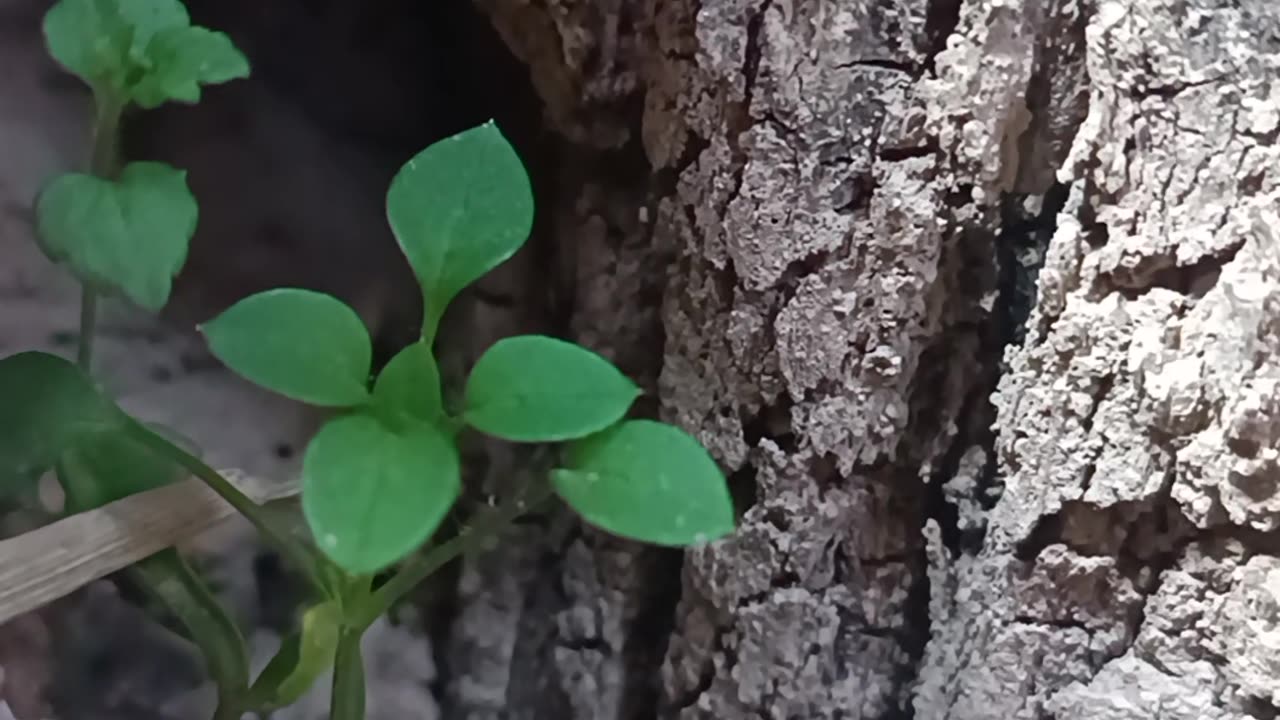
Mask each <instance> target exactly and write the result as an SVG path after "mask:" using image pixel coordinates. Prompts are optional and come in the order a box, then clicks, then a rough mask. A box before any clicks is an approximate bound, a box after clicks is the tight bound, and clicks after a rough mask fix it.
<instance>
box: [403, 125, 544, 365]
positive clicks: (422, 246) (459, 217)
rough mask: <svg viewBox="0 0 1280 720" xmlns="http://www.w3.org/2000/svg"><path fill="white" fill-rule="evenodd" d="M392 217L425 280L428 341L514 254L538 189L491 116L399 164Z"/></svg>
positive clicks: (421, 279) (420, 278) (420, 279)
mask: <svg viewBox="0 0 1280 720" xmlns="http://www.w3.org/2000/svg"><path fill="white" fill-rule="evenodd" d="M387 217H388V219H389V220H390V222H391V229H392V230H393V231H395V235H396V239H397V240H398V241H399V243H400V248H401V249H402V250H403V251H404V254H405V256H406V257H407V258H408V259H409V264H410V265H411V266H413V271H414V273H415V274H416V275H417V277H418V282H419V283H420V284H421V285H422V292H423V299H424V302H425V312H424V315H423V317H424V320H423V335H424V336H425V337H427V338H428V340H430V339H431V338H432V337H433V336H434V335H435V329H436V326H437V324H438V323H439V321H440V317H441V316H442V315H443V314H444V309H445V307H446V306H448V304H449V302H450V301H451V300H452V299H453V298H454V296H455V295H457V294H458V292H459V291H460V290H462V288H464V287H466V286H467V285H469V284H471V283H472V282H474V281H475V280H476V279H478V278H479V277H480V276H482V275H484V274H485V273H487V272H489V271H490V270H492V269H493V268H495V267H497V266H498V265H499V264H500V263H502V262H503V261H505V260H506V259H508V258H510V257H511V256H512V255H513V254H515V252H516V250H518V249H520V246H521V245H523V244H524V242H525V240H526V239H528V237H529V231H530V229H531V228H532V226H533V191H532V188H531V187H530V185H529V176H528V174H527V173H526V172H525V169H524V165H523V164H522V163H521V162H520V158H519V156H517V155H516V153H515V150H514V149H512V147H511V145H510V143H508V142H507V140H506V138H504V137H503V136H502V133H501V131H499V130H498V128H497V126H496V125H494V124H493V123H492V122H488V123H485V124H484V125H480V126H478V127H475V128H472V129H470V130H466V131H464V132H462V133H459V134H457V135H454V136H452V137H449V138H446V139H444V140H441V141H440V142H438V143H436V144H434V145H432V146H430V147H428V148H427V149H426V150H423V151H422V152H420V153H418V155H417V156H415V157H414V158H413V159H412V160H410V161H409V162H408V163H406V164H405V166H404V167H403V168H401V170H400V172H399V173H398V174H397V175H396V177H395V179H394V180H392V182H391V188H390V190H389V191H388V192H387Z"/></svg>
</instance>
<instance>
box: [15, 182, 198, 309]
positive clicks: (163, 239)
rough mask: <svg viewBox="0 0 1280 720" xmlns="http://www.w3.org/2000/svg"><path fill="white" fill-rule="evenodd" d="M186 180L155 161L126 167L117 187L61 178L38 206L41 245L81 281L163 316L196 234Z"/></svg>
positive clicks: (112, 183) (193, 207)
mask: <svg viewBox="0 0 1280 720" xmlns="http://www.w3.org/2000/svg"><path fill="white" fill-rule="evenodd" d="M186 177H187V174H186V172H185V171H182V170H177V169H175V168H172V167H170V166H168V165H165V164H163V163H154V162H137V163H131V164H130V165H129V166H128V167H126V168H125V169H124V172H123V173H122V174H121V176H120V180H119V181H118V182H111V181H109V180H103V179H101V178H96V177H93V176H91V175H81V174H77V173H72V174H68V175H63V176H61V177H59V178H57V179H56V180H54V181H53V182H52V183H50V184H49V185H48V187H46V188H45V189H44V190H43V191H42V192H41V193H40V197H39V199H38V200H37V205H36V223H37V228H36V229H37V236H38V238H39V241H40V246H41V247H42V248H43V249H44V252H45V254H47V255H48V256H49V257H50V258H51V259H52V260H54V261H55V262H63V263H66V264H67V265H68V266H70V267H71V269H72V271H73V272H74V273H75V274H76V276H77V277H79V278H80V279H81V280H83V281H84V282H86V283H88V284H90V285H92V286H94V287H96V288H99V289H102V290H106V291H111V292H119V293H123V294H124V295H125V296H126V297H128V298H129V299H130V300H132V301H133V302H135V303H137V304H138V305H140V306H142V307H144V308H146V309H148V310H151V311H157V310H160V309H161V308H163V307H164V304H165V303H166V302H168V299H169V290H170V287H171V284H172V282H173V278H174V276H176V275H177V274H178V271H179V270H181V269H182V264H183V263H184V262H186V259H187V246H188V243H189V242H190V241H191V236H192V235H193V234H195V230H196V220H197V215H198V211H197V208H196V201H195V198H194V197H192V195H191V191H190V190H188V189H187V180H186Z"/></svg>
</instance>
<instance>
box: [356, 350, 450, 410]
mask: <svg viewBox="0 0 1280 720" xmlns="http://www.w3.org/2000/svg"><path fill="white" fill-rule="evenodd" d="M373 402H374V404H375V405H377V407H378V408H379V409H380V410H381V411H382V412H383V413H384V414H385V415H386V416H387V418H388V419H389V420H390V421H392V422H394V423H397V425H398V424H399V423H402V422H405V421H409V422H434V421H435V420H437V419H438V418H439V417H440V415H441V413H442V412H443V405H442V402H441V399H440V369H439V368H438V367H437V366H436V359H435V357H434V356H433V355H432V354H431V348H429V347H427V344H426V343H425V342H423V341H422V340H419V341H418V342H415V343H413V344H412V345H409V346H407V347H405V348H404V349H403V350H401V351H400V352H398V353H396V356H395V357H393V358H391V361H390V362H388V363H387V365H386V367H384V368H382V372H380V373H378V381H377V382H376V383H374V386H373Z"/></svg>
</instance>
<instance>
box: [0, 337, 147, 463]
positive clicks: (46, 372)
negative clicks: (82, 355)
mask: <svg viewBox="0 0 1280 720" xmlns="http://www.w3.org/2000/svg"><path fill="white" fill-rule="evenodd" d="M124 425H125V416H124V414H123V413H121V412H120V411H119V410H118V409H117V408H116V407H115V405H113V404H112V403H111V402H110V401H109V400H107V399H106V398H105V397H103V396H102V395H101V394H100V393H99V392H98V390H97V388H95V387H94V386H93V384H92V383H91V382H90V381H89V378H88V377H87V376H85V374H84V373H83V372H81V371H80V369H79V368H77V367H76V366H75V365H73V364H71V363H70V362H67V361H66V360H64V359H62V358H60V357H58V356H56V355H49V354H46V353H40V352H24V353H20V354H18V355H11V356H9V357H7V358H4V359H3V360H0V467H3V468H5V470H6V471H7V472H9V473H13V474H15V475H16V476H18V477H28V478H30V477H34V476H38V475H39V474H40V473H43V472H44V471H46V470H48V469H49V468H51V467H53V464H54V463H55V462H57V461H58V459H59V457H61V455H62V454H63V453H64V452H65V451H66V450H67V449H68V448H71V447H74V446H75V445H77V444H78V443H80V442H81V441H83V440H84V439H85V438H89V437H93V436H95V435H97V434H100V433H111V432H115V431H117V430H119V429H120V428H122V427H124Z"/></svg>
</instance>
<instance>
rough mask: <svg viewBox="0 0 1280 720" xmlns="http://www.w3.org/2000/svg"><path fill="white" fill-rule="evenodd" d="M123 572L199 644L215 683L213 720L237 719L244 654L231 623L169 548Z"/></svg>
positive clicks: (243, 689)
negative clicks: (216, 691)
mask: <svg viewBox="0 0 1280 720" xmlns="http://www.w3.org/2000/svg"><path fill="white" fill-rule="evenodd" d="M128 572H129V574H131V575H133V576H134V577H135V578H137V580H138V584H139V585H140V586H142V587H143V588H144V589H145V590H146V591H148V592H149V593H150V594H151V595H152V596H153V597H155V598H156V599H157V600H159V601H160V602H161V603H163V604H164V606H165V607H166V608H167V609H168V610H169V612H170V613H172V614H173V616H174V617H176V618H177V619H178V622H180V623H182V625H183V627H184V628H185V629H186V633H187V636H188V637H190V638H191V640H192V641H193V642H194V643H195V644H196V647H198V648H200V651H201V653H202V654H203V655H204V659H205V664H206V666H207V667H208V670H209V675H210V676H212V677H213V679H214V681H215V683H216V685H217V687H218V708H217V711H216V712H215V713H214V720H223V719H224V718H226V719H227V720H239V717H240V704H241V702H242V698H243V697H244V695H245V693H247V692H248V689H249V658H248V653H247V652H246V650H245V644H244V639H243V638H242V637H241V635H240V629H239V628H238V627H236V624H235V621H233V620H232V619H231V617H230V616H229V615H228V614H227V611H226V610H225V609H224V608H223V607H222V605H221V604H220V603H219V602H218V601H217V599H216V598H214V596H213V593H211V592H209V588H208V587H207V586H205V584H204V582H203V581H201V580H200V578H199V577H198V576H197V575H196V574H195V572H194V571H193V570H192V569H191V567H190V566H189V565H187V563H186V562H185V561H184V560H183V559H182V557H181V556H180V555H178V553H177V551H176V550H173V549H172V548H170V549H168V550H163V551H161V552H160V553H159V554H157V555H152V556H151V557H149V558H146V559H145V560H142V561H141V562H139V563H136V564H134V565H133V566H132V567H130V568H129V569H128Z"/></svg>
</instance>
